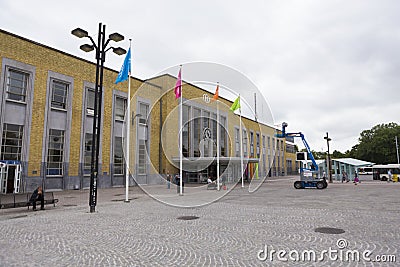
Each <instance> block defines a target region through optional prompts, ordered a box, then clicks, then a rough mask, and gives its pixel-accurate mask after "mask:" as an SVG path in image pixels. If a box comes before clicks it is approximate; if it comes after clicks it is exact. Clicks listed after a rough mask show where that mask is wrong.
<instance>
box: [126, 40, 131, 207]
mask: <svg viewBox="0 0 400 267" xmlns="http://www.w3.org/2000/svg"><path fill="white" fill-rule="evenodd" d="M131 42H132V39H129V49H131ZM130 61H131V62H130V64H131V66H132V50H131V60H130ZM127 102H128V103H127V107H126V110H127V112H126V113H127V114H126V162H125V202H129V160H130V159H129V154H130V151H129V141H130V140H129V139H130V128H131V127H130V125H131V116H130V114H131V108H130V107H131V104H130V103H131V71H129V73H128V101H127Z"/></svg>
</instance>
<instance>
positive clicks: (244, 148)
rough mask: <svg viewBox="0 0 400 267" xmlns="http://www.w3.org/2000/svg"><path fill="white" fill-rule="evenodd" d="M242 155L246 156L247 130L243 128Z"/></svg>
mask: <svg viewBox="0 0 400 267" xmlns="http://www.w3.org/2000/svg"><path fill="white" fill-rule="evenodd" d="M242 145H243V157H245V158H247V131H246V130H243V144H242Z"/></svg>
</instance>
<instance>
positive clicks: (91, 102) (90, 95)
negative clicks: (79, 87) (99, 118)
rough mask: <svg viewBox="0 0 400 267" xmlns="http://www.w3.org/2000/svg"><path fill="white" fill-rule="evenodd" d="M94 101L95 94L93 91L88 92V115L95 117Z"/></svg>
mask: <svg viewBox="0 0 400 267" xmlns="http://www.w3.org/2000/svg"><path fill="white" fill-rule="evenodd" d="M94 99H95V93H94V90H93V89H88V90H87V91H86V112H87V114H88V115H94Z"/></svg>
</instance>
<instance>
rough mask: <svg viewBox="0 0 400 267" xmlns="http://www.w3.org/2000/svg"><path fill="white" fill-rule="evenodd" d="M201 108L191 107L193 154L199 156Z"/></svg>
mask: <svg viewBox="0 0 400 267" xmlns="http://www.w3.org/2000/svg"><path fill="white" fill-rule="evenodd" d="M200 123H201V110H200V109H197V108H194V109H193V156H194V157H200V146H199V145H200V140H201V130H200Z"/></svg>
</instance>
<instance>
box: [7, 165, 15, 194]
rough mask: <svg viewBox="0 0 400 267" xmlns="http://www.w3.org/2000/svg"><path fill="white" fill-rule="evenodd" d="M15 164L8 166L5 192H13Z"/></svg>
mask: <svg viewBox="0 0 400 267" xmlns="http://www.w3.org/2000/svg"><path fill="white" fill-rule="evenodd" d="M15 168H16V166H8V172H7V192H6V193H7V194H9V193H14V179H15Z"/></svg>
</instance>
